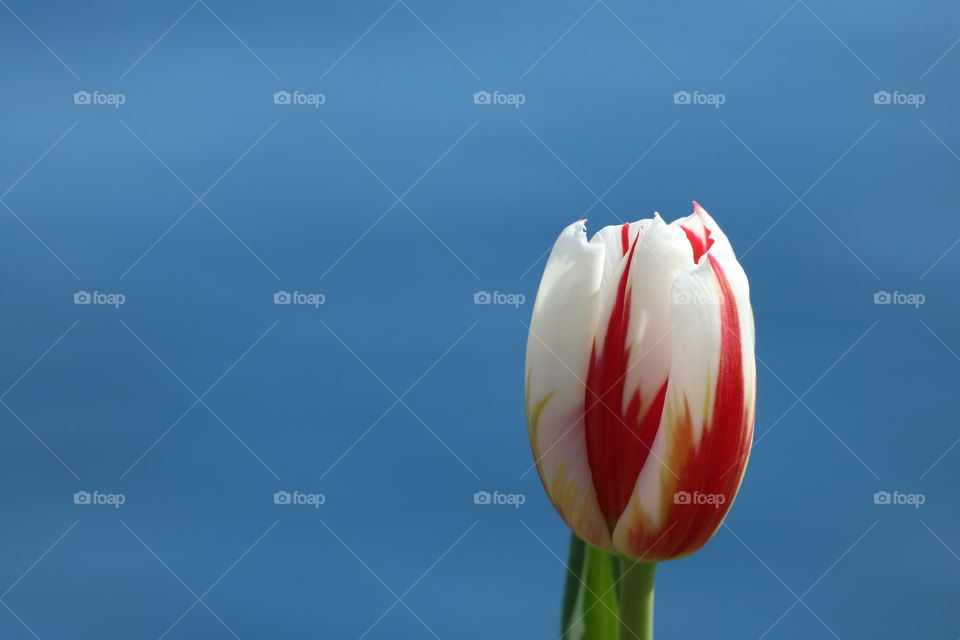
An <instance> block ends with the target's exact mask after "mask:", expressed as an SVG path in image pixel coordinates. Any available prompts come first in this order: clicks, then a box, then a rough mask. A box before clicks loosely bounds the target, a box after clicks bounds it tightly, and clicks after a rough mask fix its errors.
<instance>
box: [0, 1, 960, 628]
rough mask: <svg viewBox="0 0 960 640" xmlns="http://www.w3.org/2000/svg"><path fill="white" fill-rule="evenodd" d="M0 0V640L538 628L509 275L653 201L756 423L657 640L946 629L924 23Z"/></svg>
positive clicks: (553, 595)
mask: <svg viewBox="0 0 960 640" xmlns="http://www.w3.org/2000/svg"><path fill="white" fill-rule="evenodd" d="M0 5H2V6H0V58H2V60H3V63H2V66H0V86H2V92H0V113H2V118H0V135H2V140H3V144H2V152H0V189H2V190H3V195H2V198H0V200H2V202H3V206H2V207H0V261H2V263H0V278H2V292H3V301H4V303H3V313H2V314H0V348H2V366H0V371H2V375H0V392H3V395H2V396H0V399H2V401H3V405H2V406H0V496H2V498H0V499H2V505H3V525H2V526H0V590H2V592H0V603H2V605H4V608H0V637H3V638H11V639H30V638H40V639H41V640H55V639H57V638H77V639H88V638H90V639H92V638H97V639H100V638H147V639H158V638H160V637H165V638H170V639H181V638H182V639H186V638H204V639H213V638H232V637H239V638H243V639H247V638H317V637H323V638H347V639H351V638H353V639H357V638H360V637H361V636H363V634H366V636H364V637H367V638H371V639H373V638H431V637H439V638H442V639H444V640H447V639H451V638H491V637H509V638H551V637H556V628H557V618H558V614H559V601H560V593H561V586H562V578H563V572H564V569H563V565H562V561H561V559H562V558H565V556H566V544H567V539H568V532H567V530H566V529H565V527H564V525H563V523H562V522H561V520H560V519H559V517H558V516H557V515H556V514H555V513H554V511H553V509H552V508H551V506H550V504H549V502H548V501H547V499H546V497H545V495H544V494H543V492H542V489H541V487H540V485H539V481H538V479H537V477H536V474H535V473H530V472H529V469H530V465H531V462H532V461H531V456H530V453H529V449H528V445H527V442H526V428H525V425H524V411H523V384H522V383H523V375H522V371H523V352H524V345H525V341H526V329H525V327H524V323H526V322H527V321H528V320H529V315H530V307H531V303H532V299H533V296H534V294H535V292H536V288H537V283H538V280H539V276H540V273H541V270H542V266H543V261H542V259H543V257H544V252H545V251H546V250H547V249H548V248H549V246H550V245H551V244H552V242H553V240H554V239H555V237H556V235H557V233H558V232H559V230H560V229H561V228H562V227H563V226H564V225H566V224H568V223H569V222H571V221H573V220H576V219H579V218H582V217H589V218H590V223H589V225H590V227H591V228H592V229H597V228H599V227H600V226H602V225H605V224H614V223H617V222H619V221H620V220H631V219H637V218H640V217H647V216H649V215H650V214H651V213H652V212H653V211H654V210H659V211H660V212H661V213H662V214H663V215H664V216H665V217H666V218H668V219H672V218H675V217H678V216H681V215H686V214H687V213H689V211H690V200H691V199H697V200H698V201H700V202H701V203H702V204H703V205H704V206H705V207H706V208H707V209H708V210H709V211H710V212H711V213H712V214H713V215H714V216H715V217H716V219H717V220H718V221H719V222H720V223H721V224H722V225H723V227H724V229H725V230H726V232H727V234H728V235H729V237H730V238H731V240H732V242H733V244H734V247H735V248H736V249H737V250H738V251H739V252H740V254H741V255H742V256H743V263H744V267H745V268H746V271H747V273H748V275H749V276H750V279H751V285H752V298H753V306H754V309H755V313H756V322H757V337H758V343H757V353H758V356H759V358H760V359H761V361H762V364H761V365H758V371H759V402H758V410H757V438H758V439H759V438H762V439H760V440H759V442H758V443H757V445H756V447H755V449H754V455H753V457H752V459H751V463H750V466H749V468H748V470H747V475H746V479H745V481H744V484H743V488H742V491H741V493H740V496H739V498H738V500H737V502H736V504H735V505H734V507H733V509H732V511H731V514H730V517H729V518H728V520H727V525H728V527H727V528H724V529H723V530H721V531H720V532H719V533H718V534H717V536H716V537H715V538H714V539H713V541H711V542H710V543H709V544H708V545H707V547H706V548H705V549H704V550H703V551H702V552H700V553H698V554H696V555H695V556H693V557H690V558H688V559H685V560H681V561H677V562H673V563H669V564H667V565H664V566H662V567H661V568H660V570H659V572H658V596H657V598H658V602H657V628H658V632H659V636H660V637H662V638H747V639H749V640H756V639H759V638H761V637H765V638H770V639H785V638H804V639H810V638H833V637H838V638H844V639H847V638H902V637H911V638H955V637H957V636H958V635H960V616H958V614H957V608H956V603H957V599H958V597H960V557H958V551H960V529H958V527H960V508H958V503H957V493H956V492H957V486H958V480H960V472H958V470H957V469H958V463H960V449H954V450H949V449H950V447H951V446H952V445H953V444H955V443H956V439H957V438H958V437H960V424H958V421H957V415H958V409H960V399H958V396H957V393H956V389H957V382H958V374H960V358H958V356H957V352H958V351H960V328H958V325H957V322H956V316H957V312H958V301H957V285H958V278H957V269H958V266H960V249H957V250H953V251H949V250H950V249H951V248H952V247H953V245H954V244H955V242H956V240H957V237H958V236H960V216H958V215H957V213H958V211H957V208H956V204H955V201H956V191H957V189H956V187H957V184H958V176H960V158H958V157H957V154H956V153H955V151H956V150H957V149H960V126H958V122H957V118H956V114H957V112H958V99H960V95H958V89H957V87H958V83H957V79H958V70H960V48H954V49H951V45H956V44H957V42H956V41H957V39H958V38H960V8H958V7H957V6H956V5H955V4H953V3H948V2H942V1H938V2H926V3H906V2H892V1H889V0H886V1H880V2H870V3H867V2H851V3H842V4H840V5H838V4H836V3H827V2H823V1H822V0H800V1H798V2H794V3H793V4H790V3H789V1H784V2H775V3H769V2H758V1H753V2H746V3H738V4H736V5H735V6H731V5H722V4H717V3H715V2H705V1H696V2H688V3H671V2H643V3H640V2H630V1H624V0H605V1H603V2H594V3H593V4H591V3H590V0H577V1H567V0H563V1H560V2H528V3H515V2H507V1H503V0H495V1H492V2H485V3H479V2H429V1H426V0H406V1H405V2H395V3H393V4H391V2H390V0H382V1H379V0H378V1H376V2H358V3H333V2H324V3H309V2H283V3H269V2H224V1H222V0H205V1H200V2H195V3H194V4H192V5H191V4H190V3H189V1H185V2H170V3H153V4H152V5H150V6H147V5H143V6H140V5H137V6H134V5H131V4H130V3H125V2H92V3H87V2H84V3H74V2H26V1H25V0H3V2H0ZM935 63H936V64H935ZM281 90H285V91H290V92H293V91H300V92H303V93H322V94H323V95H324V96H325V103H324V104H323V105H322V106H320V107H319V108H313V107H311V106H308V105H283V104H281V105H278V104H274V101H273V94H274V92H276V91H281ZM77 91H88V92H93V91H99V92H101V93H121V94H123V95H124V97H125V100H126V101H125V103H124V104H123V105H122V106H121V107H120V108H119V109H115V108H113V107H111V106H107V105H94V104H86V105H84V104H75V103H74V101H73V94H74V92H77ZM476 91H490V92H493V91H499V92H501V93H506V94H510V93H520V94H523V96H524V98H525V103H524V104H523V105H522V106H520V107H519V108H514V107H512V106H508V105H495V104H494V105H482V104H481V105H477V104H474V101H473V94H474V92H476ZM677 91H688V92H691V93H692V92H694V91H698V92H700V93H701V94H722V95H723V96H724V98H725V103H724V104H723V105H722V106H721V107H720V108H714V107H711V106H708V105H696V104H686V105H684V104H675V103H674V99H673V96H674V93H675V92H677ZM877 91H889V92H891V93H892V92H894V91H899V92H901V93H903V94H916V93H919V94H922V95H923V96H924V98H925V103H924V104H923V105H922V106H920V107H919V108H914V107H913V106H909V105H897V104H875V102H874V93H875V92H877ZM225 172H226V173H225ZM224 174H225V175H224ZM8 187H10V188H9V189H8ZM611 187H612V188H611ZM208 189H209V191H208ZM408 189H409V191H408ZM198 197H202V202H200V203H197V199H198ZM398 197H400V198H402V201H401V202H399V203H398V202H397V199H398ZM598 200H599V201H598ZM798 200H799V202H798ZM195 203H196V205H195V206H193V207H192V208H190V207H191V205H194V204H195ZM391 207H392V208H391ZM585 212H586V213H585ZM945 252H946V253H945ZM944 254H945V255H944ZM931 266H932V268H931ZM80 290H83V291H89V292H93V291H99V292H107V293H112V292H118V293H122V294H124V295H125V297H126V303H125V304H124V305H122V306H121V307H120V308H119V309H115V308H112V307H108V306H99V305H75V304H74V303H73V296H74V293H75V292H77V291H80ZM278 290H286V291H291V292H292V291H300V292H308V293H322V294H324V295H325V296H326V301H325V304H324V305H322V306H321V307H319V308H313V307H309V306H302V305H289V306H284V305H275V304H273V295H274V293H275V292H276V291H278ZM477 291H490V292H493V291H498V292H504V293H520V294H523V295H524V296H526V303H525V304H523V305H521V306H520V307H519V308H513V307H509V306H503V305H489V306H480V305H475V304H474V303H473V299H474V294H475V292H477ZM878 291H890V292H893V291H898V292H905V293H922V294H923V295H924V296H925V299H926V302H925V304H923V305H922V306H920V307H919V308H914V307H911V306H905V305H875V304H874V303H873V301H874V294H875V293H876V292H878ZM211 387H212V388H211ZM411 387H412V388H411ZM208 389H209V393H208V394H206V395H204V394H205V392H207V391H208ZM408 389H409V393H408V394H406V392H407V391H408ZM398 397H399V398H400V400H399V401H398ZM198 398H200V399H201V400H200V401H198ZM371 425H374V426H372V427H371ZM948 450H949V451H948ZM944 454H945V455H944ZM938 460H939V462H937V461H938ZM935 463H936V464H935ZM279 490H287V491H294V490H298V491H301V492H307V493H323V494H324V495H325V497H326V503H325V504H324V505H322V506H321V507H320V508H318V509H314V508H311V507H309V506H297V505H276V504H274V503H273V495H274V493H275V492H276V491H279ZM479 490H487V491H494V490H496V491H500V492H504V493H522V494H524V495H525V498H526V502H525V504H523V505H522V507H520V508H518V509H514V508H511V507H507V506H491V505H486V506H484V505H475V504H474V503H473V494H474V492H476V491H479ZM882 490H885V491H890V492H893V491H899V492H901V493H907V494H912V493H921V494H923V496H924V497H925V504H923V505H922V506H921V507H920V508H913V507H910V506H902V505H901V506H898V505H876V504H874V500H873V495H874V493H875V492H877V491H882ZM77 491H90V492H93V491H99V492H101V493H122V494H123V495H124V496H125V497H126V503H125V504H124V505H123V506H121V507H120V508H119V509H114V508H112V507H109V506H102V505H76V504H74V503H73V494H74V493H75V492H77ZM398 597H399V598H401V601H400V602H399V603H398ZM198 600H199V601H198ZM164 634H166V635H164Z"/></svg>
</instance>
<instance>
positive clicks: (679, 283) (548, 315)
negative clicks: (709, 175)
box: [526, 202, 756, 616]
mask: <svg viewBox="0 0 960 640" xmlns="http://www.w3.org/2000/svg"><path fill="white" fill-rule="evenodd" d="M693 207H694V210H693V213H692V214H691V215H689V216H687V217H686V218H681V219H679V220H676V221H674V222H672V223H670V224H667V223H666V222H664V221H663V220H662V219H661V218H660V216H659V214H655V217H654V218H653V219H645V220H640V221H638V222H631V223H627V224H623V225H616V226H609V227H604V228H603V229H601V230H600V231H599V232H597V233H596V234H595V235H594V236H593V237H592V238H590V239H589V240H588V239H587V235H586V226H585V222H586V221H585V220H581V221H579V222H576V223H574V224H572V225H570V226H568V227H567V228H566V229H564V230H563V232H561V234H560V237H559V238H558V239H557V241H556V244H555V245H554V247H553V251H552V253H551V254H550V258H549V260H548V261H547V265H546V268H545V270H544V274H543V278H542V280H541V282H540V288H539V290H538V292H537V298H536V302H535V304H534V307H533V317H532V319H531V322H530V331H529V337H528V341H527V358H526V397H527V424H528V431H529V436H530V444H531V447H532V450H533V455H534V458H535V460H536V465H537V470H538V471H539V474H540V479H541V481H542V483H543V486H544V488H545V489H546V491H547V494H548V495H549V497H550V500H551V501H552V502H553V505H554V507H555V508H556V509H557V511H558V512H559V514H560V515H561V517H562V518H563V519H564V521H565V522H566V523H567V525H568V526H569V527H570V528H571V529H572V530H573V532H574V533H575V534H576V535H577V536H579V537H580V538H582V539H583V540H584V541H586V542H588V543H589V544H590V545H592V546H593V547H596V548H597V549H599V550H602V551H605V552H607V553H610V554H615V555H618V556H621V557H624V558H626V559H629V561H631V562H633V563H639V564H638V565H637V566H639V569H638V571H639V573H646V572H649V576H648V578H649V580H650V582H651V584H650V589H651V590H652V567H653V566H654V565H653V564H652V563H655V562H659V561H663V560H670V559H674V558H680V557H683V556H686V555H689V554H691V553H693V552H695V551H697V550H698V549H700V548H701V547H702V546H703V545H704V544H705V543H706V542H707V541H708V540H709V539H710V538H711V537H712V536H713V534H714V533H715V532H716V531H717V529H718V528H719V527H720V524H721V523H722V521H723V518H724V517H725V516H726V513H727V511H728V510H729V509H730V506H731V504H732V503H733V499H734V497H735V496H736V493H737V490H738V489H739V487H740V483H741V480H742V479H743V474H744V471H745V470H746V464H747V458H748V456H749V453H750V445H751V441H752V436H753V420H754V406H755V396H756V364H755V359H754V328H753V313H752V310H751V308H750V301H749V287H748V283H747V278H746V275H745V274H744V272H743V269H742V267H741V266H740V264H739V263H738V262H737V259H736V257H735V255H734V253H733V249H732V248H731V246H730V243H729V241H728V240H727V238H726V236H725V235H724V233H723V231H721V230H720V227H718V226H717V224H716V222H715V221H714V220H713V218H711V217H710V215H709V214H708V213H707V212H706V211H705V210H704V209H703V208H702V207H700V205H699V204H697V203H696V202H695V203H693ZM641 565H642V566H641ZM628 568H629V569H631V570H632V569H634V568H635V567H634V565H632V564H631V565H628ZM651 593H652V591H651ZM621 595H622V594H621ZM625 613H627V612H624V611H621V616H623V615H625Z"/></svg>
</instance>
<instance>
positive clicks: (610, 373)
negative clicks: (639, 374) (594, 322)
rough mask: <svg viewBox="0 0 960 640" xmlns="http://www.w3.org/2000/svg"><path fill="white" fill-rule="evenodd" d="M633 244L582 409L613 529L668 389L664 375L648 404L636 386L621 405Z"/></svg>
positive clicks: (601, 499)
mask: <svg viewBox="0 0 960 640" xmlns="http://www.w3.org/2000/svg"><path fill="white" fill-rule="evenodd" d="M627 233H628V230H627V225H624V226H623V238H624V241H626V238H627V237H628V236H627ZM638 239H639V237H638ZM635 250H636V241H634V245H633V248H631V250H630V253H629V255H628V256H627V259H626V264H625V265H624V269H623V274H622V275H621V276H620V282H619V283H618V285H617V295H616V299H615V301H614V304H613V310H612V312H611V314H610V319H609V321H608V323H607V331H606V336H605V338H604V341H603V345H602V346H601V348H600V349H599V352H598V350H597V344H596V342H594V345H593V352H592V353H591V357H590V365H589V368H588V371H587V384H586V387H587V388H586V398H585V402H586V405H585V406H586V411H585V413H584V425H585V437H586V445H587V460H588V462H589V464H590V471H591V474H592V476H593V484H594V489H595V491H596V494H597V502H598V503H599V506H600V511H601V513H603V516H604V518H605V519H606V521H607V524H608V526H609V527H610V530H611V531H612V530H613V527H614V526H615V524H616V522H617V520H618V519H619V518H620V515H621V514H622V513H623V511H624V509H626V506H627V503H628V502H629V500H630V496H631V495H632V494H633V488H634V485H635V484H636V482H637V476H639V475H640V470H641V469H643V465H644V463H645V462H646V460H647V456H648V455H649V453H650V447H651V446H652V445H653V439H654V437H655V436H656V435H657V429H658V428H659V426H660V416H661V414H662V413H663V404H664V399H665V398H666V393H667V383H666V381H665V382H664V383H663V386H661V388H660V389H659V390H658V391H657V392H656V395H654V396H653V397H652V398H650V401H649V406H647V407H644V402H643V397H642V395H641V390H640V389H637V390H636V391H634V393H633V394H632V395H631V396H630V399H629V402H628V403H627V406H626V408H624V400H625V398H626V395H625V386H626V378H627V367H628V366H629V362H630V349H629V347H628V346H627V332H628V329H629V327H630V300H631V291H630V286H629V282H630V264H631V262H632V261H633V253H634V251H635ZM644 409H646V410H645V411H644Z"/></svg>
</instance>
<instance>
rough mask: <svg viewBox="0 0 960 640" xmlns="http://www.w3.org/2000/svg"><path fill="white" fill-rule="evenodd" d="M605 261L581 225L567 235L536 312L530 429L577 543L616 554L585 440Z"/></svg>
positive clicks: (530, 356) (543, 474) (530, 347)
mask: <svg viewBox="0 0 960 640" xmlns="http://www.w3.org/2000/svg"><path fill="white" fill-rule="evenodd" d="M603 261H604V248H603V246H602V245H600V244H591V243H589V242H587V238H586V231H585V228H584V224H583V222H582V221H581V222H578V223H575V224H573V225H570V226H569V227H567V228H566V229H564V230H563V232H562V233H561V234H560V237H559V239H558V240H557V242H556V244H555V245H554V247H553V251H552V253H551V254H550V258H549V260H548V261H547V266H546V268H545V270H544V274H543V278H542V280H541V282H540V288H539V290H538V292H537V299H536V302H535V303H534V306H533V317H532V319H531V321H530V335H529V337H528V339H527V362H526V378H527V419H528V429H529V433H530V441H531V446H532V448H533V454H534V456H535V459H536V461H537V468H538V470H539V472H540V478H541V480H542V481H543V484H544V487H545V488H546V490H547V493H548V495H549V496H550V499H551V500H552V501H553V503H554V505H555V506H556V508H557V510H558V511H559V512H560V515H561V516H563V518H564V520H566V522H567V524H568V525H569V526H570V528H571V529H573V531H574V532H575V533H577V535H579V536H580V537H581V538H583V539H584V540H586V541H587V542H589V543H591V544H593V545H594V546H597V547H600V548H608V549H609V544H610V536H609V532H608V531H607V528H606V525H605V523H604V520H603V517H602V515H601V514H600V509H599V506H598V505H597V499H596V493H595V491H594V488H593V478H592V476H591V473H590V468H589V465H588V464H587V451H586V443H585V441H584V435H583V412H584V401H585V397H586V396H585V393H586V390H585V386H584V385H585V380H586V375H587V362H588V359H589V355H590V349H591V345H592V343H593V336H594V333H595V331H596V324H597V307H598V293H599V288H600V281H601V277H602V271H603Z"/></svg>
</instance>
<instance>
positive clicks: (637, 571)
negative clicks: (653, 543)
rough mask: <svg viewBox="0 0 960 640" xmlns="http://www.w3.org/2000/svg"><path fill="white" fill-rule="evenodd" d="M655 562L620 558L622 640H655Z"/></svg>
mask: <svg viewBox="0 0 960 640" xmlns="http://www.w3.org/2000/svg"><path fill="white" fill-rule="evenodd" d="M656 569H657V564H656V563H655V562H634V561H632V560H627V559H626V558H621V559H620V640H653V574H654V572H655V571H656Z"/></svg>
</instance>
